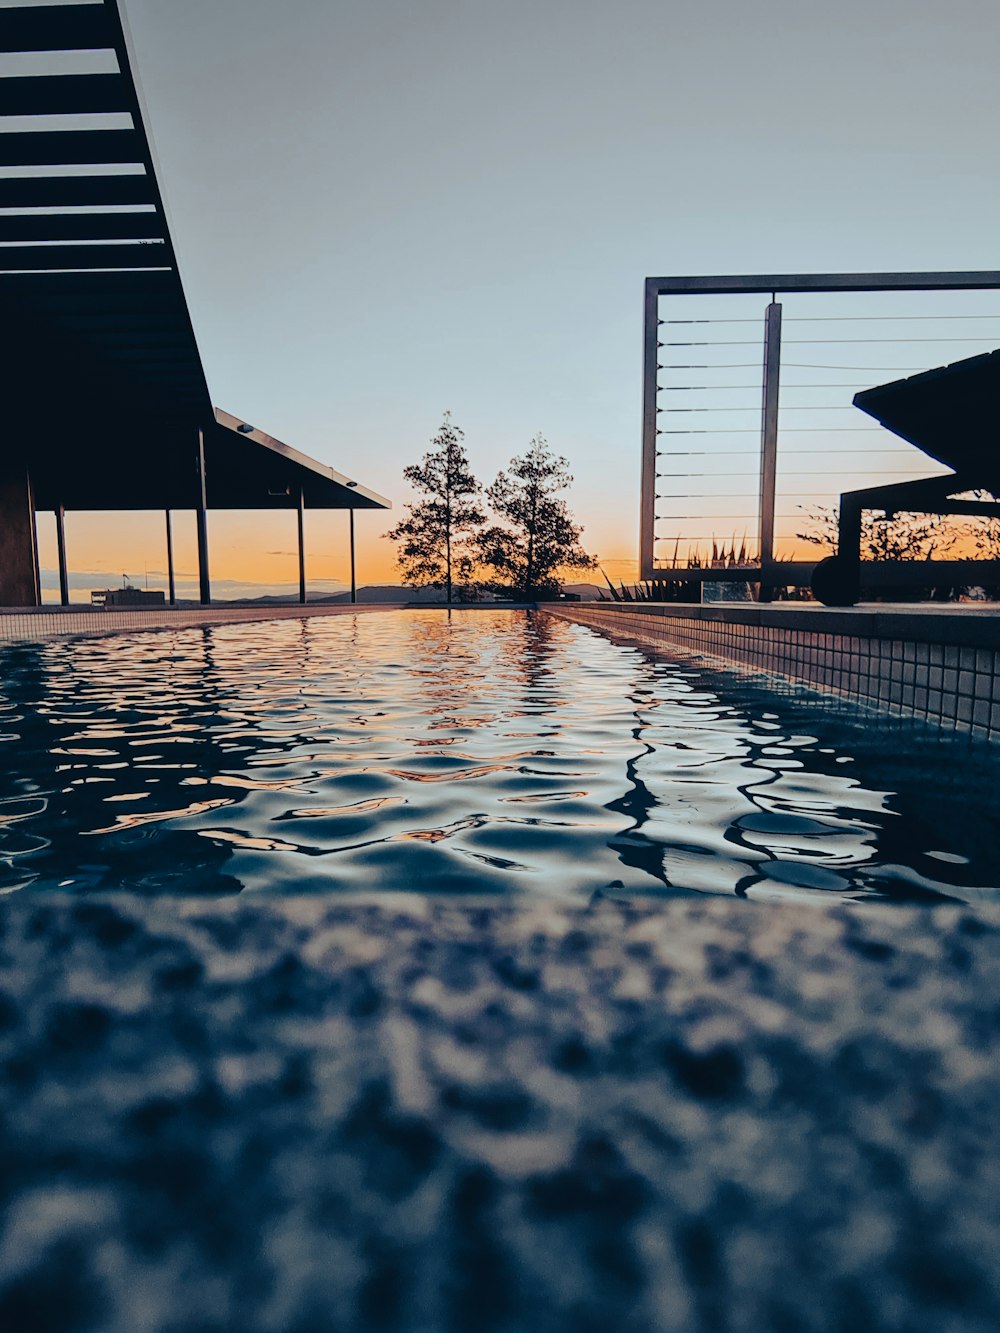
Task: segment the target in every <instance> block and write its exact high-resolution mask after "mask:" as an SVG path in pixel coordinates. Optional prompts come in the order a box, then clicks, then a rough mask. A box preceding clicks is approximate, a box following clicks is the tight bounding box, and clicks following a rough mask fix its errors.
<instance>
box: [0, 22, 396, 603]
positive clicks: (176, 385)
mask: <svg viewBox="0 0 1000 1333" xmlns="http://www.w3.org/2000/svg"><path fill="white" fill-rule="evenodd" d="M66 51H81V52H83V51H86V52H94V51H101V52H109V53H113V57H114V62H115V64H116V65H117V73H94V74H58V73H38V74H32V75H30V76H20V75H18V76H14V77H6V78H2V77H0V117H3V118H7V117H15V118H18V119H17V123H16V126H15V127H13V128H11V127H10V126H11V122H10V121H9V120H6V121H4V122H3V124H4V128H3V129H2V130H0V319H2V326H3V329H4V356H3V365H4V380H5V391H4V407H5V412H4V426H5V428H4V432H3V436H2V438H0V606H2V605H6V606H34V605H37V604H38V603H39V601H40V591H39V571H38V544H37V537H36V530H35V514H36V511H38V510H51V511H52V512H53V513H55V515H56V532H57V539H58V549H59V563H60V586H61V590H62V591H61V596H62V600H63V601H64V602H65V601H67V600H68V596H69V594H68V577H67V571H66V553H65V536H64V527H63V515H64V514H65V512H66V511H67V510H100V511H106V510H110V511H115V510H119V511H121V510H153V509H156V510H162V511H163V512H164V515H165V524H166V534H167V546H168V555H169V553H170V552H171V541H170V512H171V511H172V510H177V509H187V510H194V511H195V512H196V513H197V517H198V524H197V528H198V555H199V583H200V593H201V600H202V602H204V603H207V602H208V601H209V600H210V598H211V588H210V581H209V564H208V525H207V511H208V510H209V509H210V508H211V509H290V510H297V511H298V516H299V585H300V587H299V591H300V597H301V599H302V600H303V601H304V600H305V567H304V557H303V541H302V534H303V513H304V510H305V509H307V508H310V509H347V510H349V511H350V516H351V548H352V554H351V559H352V583H353V511H354V510H355V509H387V508H389V502H388V501H387V500H385V499H384V498H383V497H382V496H380V495H378V494H376V493H375V492H374V491H371V490H368V489H366V488H365V487H363V486H360V485H358V483H356V482H355V481H353V480H350V479H349V478H347V477H345V476H343V475H342V474H340V473H338V472H335V471H334V470H333V469H332V468H329V467H326V466H325V465H324V464H322V463H318V462H316V461H315V460H314V459H311V458H308V457H307V456H306V455H304V454H302V453H299V452H298V451H297V450H295V449H292V448H291V447H289V446H288V445H285V444H282V443H281V442H280V441H279V440H277V439H275V438H274V437H273V436H270V435H268V434H266V433H265V432H263V431H261V430H257V429H255V428H254V427H253V426H252V425H250V424H249V423H245V422H243V421H241V420H240V419H239V418H238V417H234V416H231V415H230V414H228V413H226V412H222V411H220V410H218V409H217V408H215V407H214V406H213V405H212V401H211V397H210V394H209V390H208V385H207V382H206V378H205V371H204V368H203V366H202V361H201V356H200V354H199V351H198V346H197V342H196V339H195V334H194V330H193V327H192V324H191V317H190V314H189V312H188V306H187V301H186V299H185V295H184V289H183V286H182V283H181V278H180V274H179V271H178V265H177V257H176V254H175V252H174V247H173V243H172V240H171V236H170V228H169V225H168V219H167V214H166V210H165V208H164V202H163V197H162V194H161V192H160V185H159V180H158V173H157V168H156V163H155V157H154V152H153V149H152V145H151V140H150V136H149V133H148V128H147V123H148V122H147V117H146V115H145V112H144V108H143V105H142V99H141V95H140V91H139V88H138V85H137V81H136V78H135V74H134V69H135V62H134V58H133V56H132V51H131V42H130V40H129V36H128V30H127V25H126V22H125V19H124V14H123V11H122V8H121V0H79V2H78V3H70V4H62V5H32V6H26V5H21V6H17V5H15V6H13V7H7V8H0V53H4V52H66ZM95 116H97V117H105V118H109V117H110V118H113V119H114V120H115V121H116V122H121V121H123V120H125V119H126V118H127V119H128V122H129V127H128V128H90V126H91V125H92V123H93V118H94V117H95ZM36 118H44V120H42V119H39V120H38V125H37V127H36V125H34V124H32V121H33V120H34V119H36ZM53 121H54V122H55V124H56V126H57V127H56V128H51V126H52V123H53ZM74 122H76V123H77V125H79V127H73V126H74ZM171 566H172V562H171ZM172 588H173V578H172V567H171V589H172Z"/></svg>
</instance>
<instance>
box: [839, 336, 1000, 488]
mask: <svg viewBox="0 0 1000 1333" xmlns="http://www.w3.org/2000/svg"><path fill="white" fill-rule="evenodd" d="M854 405H855V407H859V408H860V409H861V410H862V412H866V413H867V414H868V415H869V416H870V417H874V418H875V420H876V421H878V422H879V423H880V424H881V425H883V426H884V427H885V428H886V430H891V431H892V432H893V434H894V435H898V436H899V437H900V438H901V439H904V440H907V441H908V442H909V443H910V444H913V445H916V447H917V448H918V449H920V450H922V451H923V452H924V453H925V454H927V455H928V457H930V458H933V459H935V460H936V461H937V462H939V463H943V464H944V465H945V467H950V468H952V469H953V470H954V471H955V472H958V473H960V474H961V475H962V476H963V477H969V478H971V479H972V480H971V481H970V485H975V486H982V487H983V488H984V489H990V490H994V491H995V490H996V488H997V487H998V486H1000V438H998V434H1000V349H998V350H997V351H994V352H986V353H984V354H983V355H982V356H971V357H968V358H966V359H965V360H964V361H955V362H952V364H951V365H947V366H939V367H936V368H935V369H933V370H925V371H922V372H921V373H920V374H919V375H910V376H908V377H907V378H906V379H901V380H893V381H892V382H891V383H888V384H880V385H877V386H876V387H875V388H873V389H865V390H863V392H861V393H857V394H855V395H854Z"/></svg>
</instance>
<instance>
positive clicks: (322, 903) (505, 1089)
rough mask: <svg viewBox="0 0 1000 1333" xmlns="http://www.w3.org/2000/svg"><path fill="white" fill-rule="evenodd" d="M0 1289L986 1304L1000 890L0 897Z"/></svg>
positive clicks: (70, 1318)
mask: <svg viewBox="0 0 1000 1333" xmlns="http://www.w3.org/2000/svg"><path fill="white" fill-rule="evenodd" d="M0 928H2V933H0V952H2V955H3V983H2V986H0V1060H2V1067H3V1070H4V1079H3V1080H2V1082H0V1115H2V1119H3V1124H4V1134H3V1140H2V1145H0V1165H2V1169H3V1178H4V1185H5V1188H4V1194H5V1199H6V1205H7V1206H6V1213H5V1215H4V1223H3V1232H2V1235H0V1323H2V1324H3V1326H4V1327H5V1328H10V1329H12V1330H13V1329H22V1328H23V1329H28V1328H31V1330H32V1333H55V1330H60V1333H61V1330H64V1329H70V1328H72V1329H74V1330H81V1333H82V1331H83V1330H91V1329H95V1330H96V1329H100V1330H101V1333H134V1331H135V1330H136V1329H143V1330H150V1331H151V1333H152V1331H153V1330H156V1331H157V1333H166V1331H167V1330H178V1329H182V1328H183V1329H194V1328H199V1329H200V1328H205V1329H208V1328H209V1327H211V1328H212V1329H219V1330H222V1329H227V1330H228V1329H240V1330H241V1333H286V1331H288V1330H292V1329H295V1330H306V1329H310V1330H312V1329H316V1330H319V1329H324V1330H325V1329H336V1330H342V1331H343V1333H369V1330H376V1329H377V1330H395V1331H396V1333H472V1331H476V1333H478V1330H483V1331H484V1333H564V1330H567V1329H572V1330H574V1333H576V1331H577V1330H579V1331H580V1333H610V1330H619V1329H621V1330H634V1331H635V1333H699V1331H702V1330H703V1331H704V1333H715V1331H716V1330H726V1331H727V1333H761V1331H762V1330H779V1329H781V1330H792V1329H794V1330H803V1331H804V1333H827V1331H831V1333H832V1330H844V1331H845V1333H846V1330H851V1331H852V1333H853V1330H862V1329H863V1330H865V1333H903V1330H906V1333H993V1330H994V1329H995V1328H996V1326H997V1316H998V1312H1000V1289H998V1280H1000V1267H998V1256H1000V1215H998V1213H997V1209H996V1199H997V1197H998V1195H1000V1153H997V1151H996V1105H997V1100H998V1096H1000V1086H998V1084H1000V1077H998V1064H997V1060H996V1055H995V1036H996V997H997V993H998V991H997V981H998V970H1000V948H998V943H1000V909H997V908H996V907H991V906H977V907H976V908H975V909H969V908H962V907H937V908H902V907H899V908H891V907H879V906H871V905H868V906H865V907H863V908H862V907H850V906H843V907H835V908H824V907H813V906H810V905H803V904H796V903H793V902H789V903H787V904H781V905H775V904H754V903H749V902H746V901H741V900H737V899H731V898H730V899H722V898H705V897H696V898H692V897H675V898H672V899H669V900H649V899H647V900H637V901H632V902H631V903H616V902H614V901H610V900H608V899H606V898H597V899H595V900H594V901H593V902H591V903H590V904H589V905H588V904H586V903H581V904H578V905H572V904H566V903H545V902H538V901H534V902H530V903H529V902H527V901H525V900H520V901H518V900H515V901H513V902H512V901H509V900H508V901H506V902H499V901H497V900H493V901H490V902H479V903H476V902H461V901H454V900H452V901H449V900H448V899H445V898H438V899H434V898H427V897H419V896H416V895H413V896H403V895H395V896H392V895H389V896H384V897H381V898H376V897H374V896H372V897H369V898H367V899H362V900H345V899H343V898H337V897H332V896H322V897H321V896H314V897H310V898H302V897H299V898H294V897H293V898H273V897H264V896H261V895H258V896H255V897H248V896H243V897H241V898H237V899H217V900H214V901H204V900H203V901H192V900H190V899H187V900H185V899H180V900H178V899H176V898H171V899H169V900H168V899H157V900H143V899H138V898H133V897H129V896H127V895H122V896H119V897H114V898H111V897H105V898H78V899H72V898H69V897H60V896H50V895H44V896H43V895H29V894H26V893H24V894H20V895H16V896H12V897H10V898H7V899H5V900H3V902H2V903H0Z"/></svg>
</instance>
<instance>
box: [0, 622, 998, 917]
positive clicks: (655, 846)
mask: <svg viewBox="0 0 1000 1333" xmlns="http://www.w3.org/2000/svg"><path fill="white" fill-rule="evenodd" d="M998 779H1000V751H998V749H997V747H995V746H993V747H991V746H988V745H985V744H978V745H977V744H975V743H973V742H971V741H969V740H968V739H967V738H964V737H960V736H948V735H942V734H941V733H939V732H936V731H933V730H931V729H928V728H923V727H921V726H920V724H918V723H915V722H910V721H903V720H900V719H894V718H887V717H880V716H878V715H876V714H874V713H871V712H862V711H860V710H858V709H851V708H850V707H848V706H847V705H840V704H835V703H834V702H832V701H830V700H826V701H823V700H820V699H819V698H818V697H817V696H815V695H809V694H808V693H807V692H804V691H799V690H793V689H788V690H787V691H783V692H781V693H775V691H774V689H773V688H770V689H769V688H767V687H766V686H765V685H764V684H763V683H762V682H760V681H759V680H754V679H753V678H751V677H748V676H746V675H742V674H740V673H737V672H729V671H723V670H716V669H713V668H710V667H707V666H703V665H699V664H698V663H695V662H692V661H690V660H667V659H665V658H656V657H653V656H650V655H649V654H648V653H646V652H643V651H641V650H640V649H638V648H636V647H632V646H629V645H627V644H622V643H614V642H611V641H609V640H608V639H606V638H604V637H602V636H601V635H599V634H597V633H595V632H594V631H592V630H590V629H588V628H586V627H584V626H581V625H575V624H572V623H570V622H567V621H563V620H560V619H558V618H555V617H552V616H548V615H546V614H545V613H544V612H523V611H513V610H476V611H472V612H464V613H463V612H454V613H450V614H449V613H447V612H443V611H430V610H429V611H408V612H389V613H386V614H380V615H366V616H357V617H354V616H338V617H331V618H315V617H314V618H311V619H308V620H305V619H303V620H284V621H268V622H262V623H254V624H244V625H224V626H214V627H211V628H199V629H183V630H164V631H160V632H149V633H137V634H130V635H120V636H114V637H108V638H94V639H86V638H81V639H76V640H72V641H55V642H48V643H44V644H34V645H26V644H20V645H15V646H12V647H9V648H7V649H4V650H2V652H0V891H3V892H8V893H9V892H15V891H18V890H43V889H48V890H51V889H61V890H65V891H70V892H86V891H95V890H119V889H126V890H131V891H136V892H140V893H163V892H174V893H195V894H224V893H231V892H238V891H241V890H252V891H260V892H272V893H292V892H331V891H333V892H343V891H349V892H357V891H368V890H396V891H414V890H415V891H424V892H439V893H463V894H466V893H477V894H478V893H485V894H497V893H499V894H510V893H526V894H531V895H536V896H548V897H558V898H570V899H572V898H580V897H582V896H589V895H591V894H593V893H595V892H597V891H599V890H603V891H605V892H610V893H624V894H630V893H645V894H650V893H652V894H672V893H681V892H703V893H723V894H732V893H740V894H746V895H748V896H749V897H758V898H776V899H781V898H785V897H787V896H789V895H791V896H793V897H807V898H809V897H811V898H821V899H824V898H825V899H829V898H830V897H831V896H833V897H839V898H843V897H848V898H871V897H878V898H883V899H899V900H907V901H914V900H921V899H924V900H935V899H937V898H938V897H939V896H940V895H945V896H946V897H958V898H961V899H963V900H966V901H969V900H974V899H975V898H977V897H982V896H983V895H988V896H1000V893H998V891H997V885H998V880H1000V872H998V861H1000V858H998V855H997V851H996V848H995V844H994V840H993V835H992V832H991V827H990V821H989V810H990V806H991V801H992V796H991V792H995V791H996V789H997V781H998Z"/></svg>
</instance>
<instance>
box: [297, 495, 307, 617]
mask: <svg viewBox="0 0 1000 1333" xmlns="http://www.w3.org/2000/svg"><path fill="white" fill-rule="evenodd" d="M298 508H299V601H300V602H301V604H302V605H303V606H305V604H306V531H305V513H306V494H305V491H304V489H303V488H302V487H301V486H300V487H299V506H298Z"/></svg>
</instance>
